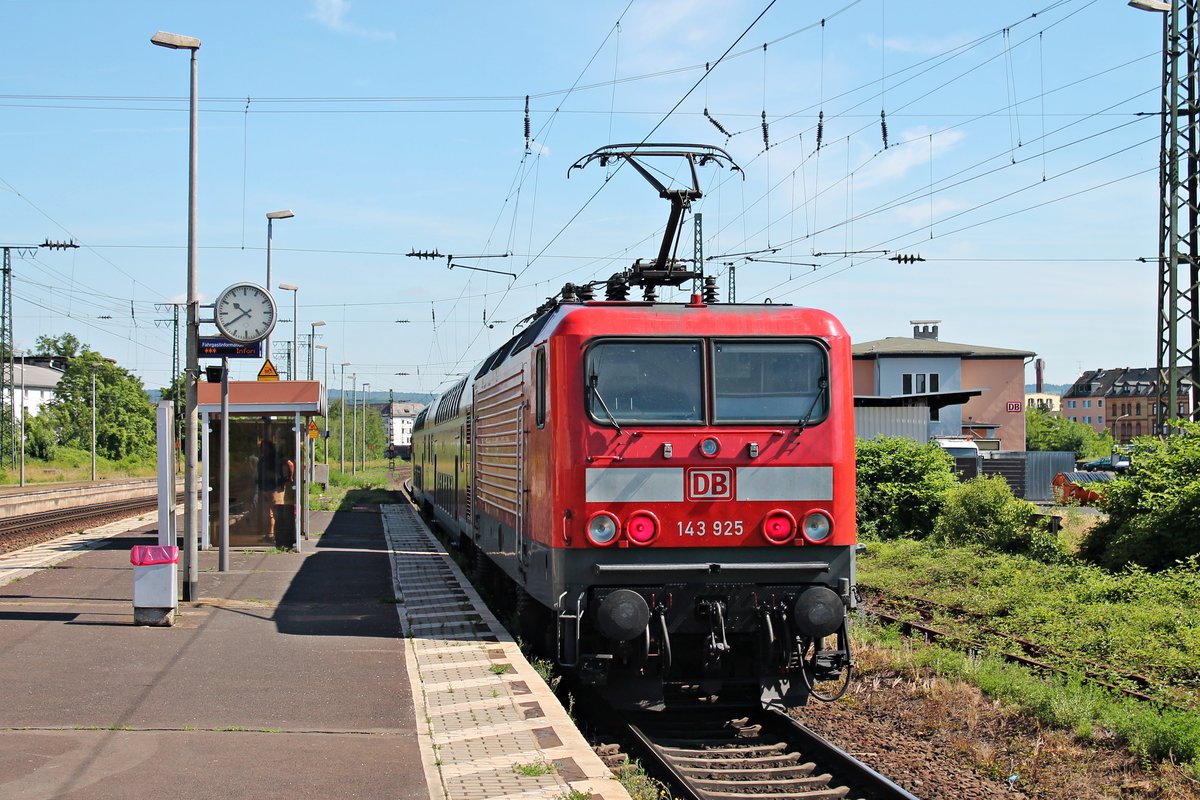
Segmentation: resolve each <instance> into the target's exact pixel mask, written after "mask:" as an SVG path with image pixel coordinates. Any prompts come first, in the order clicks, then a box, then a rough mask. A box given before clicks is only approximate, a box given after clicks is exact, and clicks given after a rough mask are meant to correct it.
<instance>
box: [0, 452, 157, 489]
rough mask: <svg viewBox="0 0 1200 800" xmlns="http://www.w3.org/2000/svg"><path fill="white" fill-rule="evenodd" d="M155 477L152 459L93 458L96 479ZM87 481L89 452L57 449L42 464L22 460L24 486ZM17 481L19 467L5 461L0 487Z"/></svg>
mask: <svg viewBox="0 0 1200 800" xmlns="http://www.w3.org/2000/svg"><path fill="white" fill-rule="evenodd" d="M157 474H158V472H157V467H156V463H155V460H154V459H153V458H151V459H144V460H143V459H136V460H135V459H125V460H122V461H109V460H108V459H107V458H104V457H103V456H97V457H96V478H97V479H98V480H118V479H121V478H153V477H154V476H155V475H157ZM91 479H92V454H91V452H90V451H85V450H74V449H71V448H66V447H60V448H58V454H57V455H56V456H55V458H53V459H52V460H50V461H42V460H40V459H35V458H29V457H28V456H27V457H26V458H25V483H27V484H30V483H73V482H75V481H90V480H91ZM20 482H21V470H20V467H19V466H16V467H12V466H11V465H10V463H9V462H8V461H7V459H6V461H5V465H4V467H3V468H0V485H13V484H17V483H20Z"/></svg>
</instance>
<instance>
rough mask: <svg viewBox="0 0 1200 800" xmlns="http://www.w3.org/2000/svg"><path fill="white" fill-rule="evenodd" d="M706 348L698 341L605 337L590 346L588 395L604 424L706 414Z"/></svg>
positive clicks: (694, 418)
mask: <svg viewBox="0 0 1200 800" xmlns="http://www.w3.org/2000/svg"><path fill="white" fill-rule="evenodd" d="M703 355H704V351H703V346H702V345H701V343H700V342H698V341H670V340H661V339H639V340H634V341H602V342H598V343H596V344H593V345H592V346H591V347H590V348H589V349H588V352H587V360H586V364H585V370H584V380H585V381H586V385H585V386H584V396H585V398H586V402H587V409H588V413H589V414H591V416H592V419H594V420H595V421H596V422H599V423H601V424H607V425H615V426H620V425H622V424H627V423H649V424H672V423H675V424H678V423H699V422H702V421H703V420H704V404H703V397H704V371H703V370H704V363H703V362H704V358H703Z"/></svg>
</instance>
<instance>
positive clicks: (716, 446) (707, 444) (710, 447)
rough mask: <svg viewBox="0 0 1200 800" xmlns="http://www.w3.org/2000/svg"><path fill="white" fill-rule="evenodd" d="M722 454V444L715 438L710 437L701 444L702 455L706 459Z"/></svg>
mask: <svg viewBox="0 0 1200 800" xmlns="http://www.w3.org/2000/svg"><path fill="white" fill-rule="evenodd" d="M719 452H721V443H720V442H718V441H717V440H716V439H715V438H714V437H712V436H709V437H708V438H707V439H705V440H704V441H702V442H700V455H702V456H704V457H706V458H712V457H713V456H715V455H716V454H717V453H719Z"/></svg>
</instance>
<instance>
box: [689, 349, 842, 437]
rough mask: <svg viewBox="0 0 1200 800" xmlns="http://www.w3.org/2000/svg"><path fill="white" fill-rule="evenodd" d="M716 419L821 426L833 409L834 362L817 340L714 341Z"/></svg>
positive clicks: (714, 409) (730, 421) (732, 421)
mask: <svg viewBox="0 0 1200 800" xmlns="http://www.w3.org/2000/svg"><path fill="white" fill-rule="evenodd" d="M712 349H713V421H714V422H716V423H743V422H771V423H787V422H791V423H801V424H811V423H816V422H820V421H821V420H822V419H824V418H825V415H826V414H827V413H828V410H829V392H828V389H829V381H828V378H827V376H828V375H829V358H828V355H827V354H826V351H825V349H824V348H823V347H821V346H820V345H819V344H817V343H816V342H812V341H803V340H796V339H792V340H775V341H766V340H736V341H734V340H724V341H720V340H719V341H715V342H713V346H712Z"/></svg>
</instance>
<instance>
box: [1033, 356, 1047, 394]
mask: <svg viewBox="0 0 1200 800" xmlns="http://www.w3.org/2000/svg"><path fill="white" fill-rule="evenodd" d="M1033 373H1034V375H1036V376H1037V377H1036V378H1035V379H1034V380H1035V383H1034V387H1035V388H1034V391H1036V392H1037V393H1038V394H1041V393H1042V392H1044V391H1045V387H1046V362H1045V361H1043V360H1042V359H1040V358H1039V359H1038V360H1037V361H1035V362H1033Z"/></svg>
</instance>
